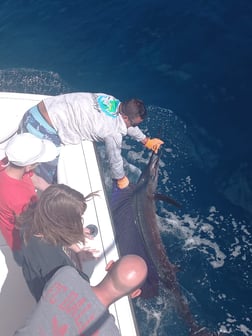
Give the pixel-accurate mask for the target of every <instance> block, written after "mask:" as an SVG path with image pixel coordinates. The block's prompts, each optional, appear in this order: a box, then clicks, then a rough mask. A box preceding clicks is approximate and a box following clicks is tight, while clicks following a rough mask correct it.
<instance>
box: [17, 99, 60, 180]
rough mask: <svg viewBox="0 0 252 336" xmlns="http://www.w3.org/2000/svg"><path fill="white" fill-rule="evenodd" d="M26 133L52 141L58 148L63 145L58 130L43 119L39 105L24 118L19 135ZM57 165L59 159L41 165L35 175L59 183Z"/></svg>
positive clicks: (36, 169)
mask: <svg viewBox="0 0 252 336" xmlns="http://www.w3.org/2000/svg"><path fill="white" fill-rule="evenodd" d="M25 132H28V133H31V134H33V135H35V136H36V137H38V138H40V139H47V140H50V141H52V142H53V143H54V144H55V146H57V147H60V145H61V141H60V138H59V136H58V134H57V132H56V130H55V129H54V128H53V127H51V126H50V125H49V124H48V123H47V122H46V120H45V119H44V118H43V117H42V115H41V114H40V112H39V110H38V106H37V105H36V106H33V107H32V108H31V109H30V110H28V111H27V112H26V113H25V114H24V116H23V119H22V121H21V124H20V126H19V130H18V133H25ZM57 165H58V157H57V158H56V159H54V160H53V161H50V162H43V163H40V164H39V165H38V166H37V167H36V168H35V173H36V174H37V175H39V176H41V177H43V178H44V179H45V180H46V181H47V182H48V183H57Z"/></svg>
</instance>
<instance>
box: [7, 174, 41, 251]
mask: <svg viewBox="0 0 252 336" xmlns="http://www.w3.org/2000/svg"><path fill="white" fill-rule="evenodd" d="M31 176H32V174H31V173H27V174H25V175H24V176H23V178H22V180H17V179H15V178H13V177H10V176H8V175H7V174H6V172H5V170H2V171H0V230H1V232H2V235H3V237H4V238H5V240H6V242H7V244H8V245H9V246H10V248H11V249H12V250H19V249H20V247H21V241H20V236H19V231H18V230H17V229H16V228H15V226H14V221H15V215H19V214H20V213H21V212H22V211H23V208H24V206H25V205H27V204H28V203H29V202H30V200H31V198H33V197H37V196H36V192H35V188H34V185H33V183H32V180H31Z"/></svg>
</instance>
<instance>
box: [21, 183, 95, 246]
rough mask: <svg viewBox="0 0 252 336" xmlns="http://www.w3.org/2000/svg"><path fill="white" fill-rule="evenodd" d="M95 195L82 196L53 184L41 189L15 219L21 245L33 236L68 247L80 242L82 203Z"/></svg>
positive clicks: (75, 191) (81, 235) (65, 187)
mask: <svg viewBox="0 0 252 336" xmlns="http://www.w3.org/2000/svg"><path fill="white" fill-rule="evenodd" d="M94 195H97V192H96V193H91V194H88V195H87V196H86V197H84V196H83V195H82V194H81V193H80V192H78V191H77V190H75V189H72V188H70V187H69V186H67V185H64V184H53V185H50V186H49V187H48V188H47V189H45V190H44V191H43V192H42V193H41V196H40V198H39V200H37V201H35V202H34V201H31V202H30V203H29V205H28V206H27V208H26V210H25V211H24V212H22V213H21V215H19V216H18V217H17V218H16V227H17V228H19V229H22V232H23V238H24V242H25V243H26V244H27V242H28V240H29V239H30V238H31V236H33V235H41V236H42V238H43V239H44V240H45V241H47V242H48V243H50V244H53V245H59V246H71V245H72V244H76V243H78V242H83V243H84V234H83V220H82V215H83V214H84V212H85V210H86V208H87V204H86V201H87V200H89V199H90V198H92V197H93V196H94Z"/></svg>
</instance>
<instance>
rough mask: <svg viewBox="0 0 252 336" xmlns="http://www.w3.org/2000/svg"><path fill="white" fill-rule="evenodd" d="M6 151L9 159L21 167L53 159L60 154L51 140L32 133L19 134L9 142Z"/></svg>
mask: <svg viewBox="0 0 252 336" xmlns="http://www.w3.org/2000/svg"><path fill="white" fill-rule="evenodd" d="M5 153H6V157H7V158H8V161H9V162H10V163H12V164H14V165H16V166H19V167H24V166H28V165H33V164H35V163H36V164H37V163H42V162H48V161H52V160H54V159H55V157H56V156H57V154H58V153H57V147H56V146H55V145H54V144H53V143H52V142H51V141H49V140H44V139H39V138H37V137H36V136H34V135H32V134H30V133H22V134H17V135H16V136H15V137H14V138H12V139H11V140H10V141H9V142H8V144H7V146H6V148H5Z"/></svg>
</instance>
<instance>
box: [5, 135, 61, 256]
mask: <svg viewBox="0 0 252 336" xmlns="http://www.w3.org/2000/svg"><path fill="white" fill-rule="evenodd" d="M5 154H6V158H5V159H4V160H2V164H1V166H0V230H1V232H2V235H3V237H4V238H5V240H6V243H7V244H8V245H9V247H10V248H11V249H12V250H13V252H15V251H19V250H20V249H21V240H20V236H19V232H18V230H16V229H15V217H16V216H17V215H19V214H20V213H21V212H22V211H23V210H24V208H25V206H26V205H27V204H28V203H29V202H30V201H31V200H33V199H36V198H37V197H38V196H37V193H36V190H39V191H43V190H45V189H46V188H47V187H48V186H49V184H48V183H47V182H46V181H45V180H44V179H43V178H42V177H40V176H38V175H36V174H35V173H34V172H33V170H34V169H35V167H36V166H37V165H38V164H39V163H42V162H48V161H52V160H54V159H55V158H56V157H57V155H58V149H57V147H56V146H55V145H54V144H53V143H52V142H51V141H49V140H41V139H39V138H37V137H35V136H34V135H32V134H30V133H22V134H17V135H15V136H14V137H13V138H12V139H11V140H10V141H9V142H8V143H7V145H6V148H5ZM14 256H15V255H14Z"/></svg>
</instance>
